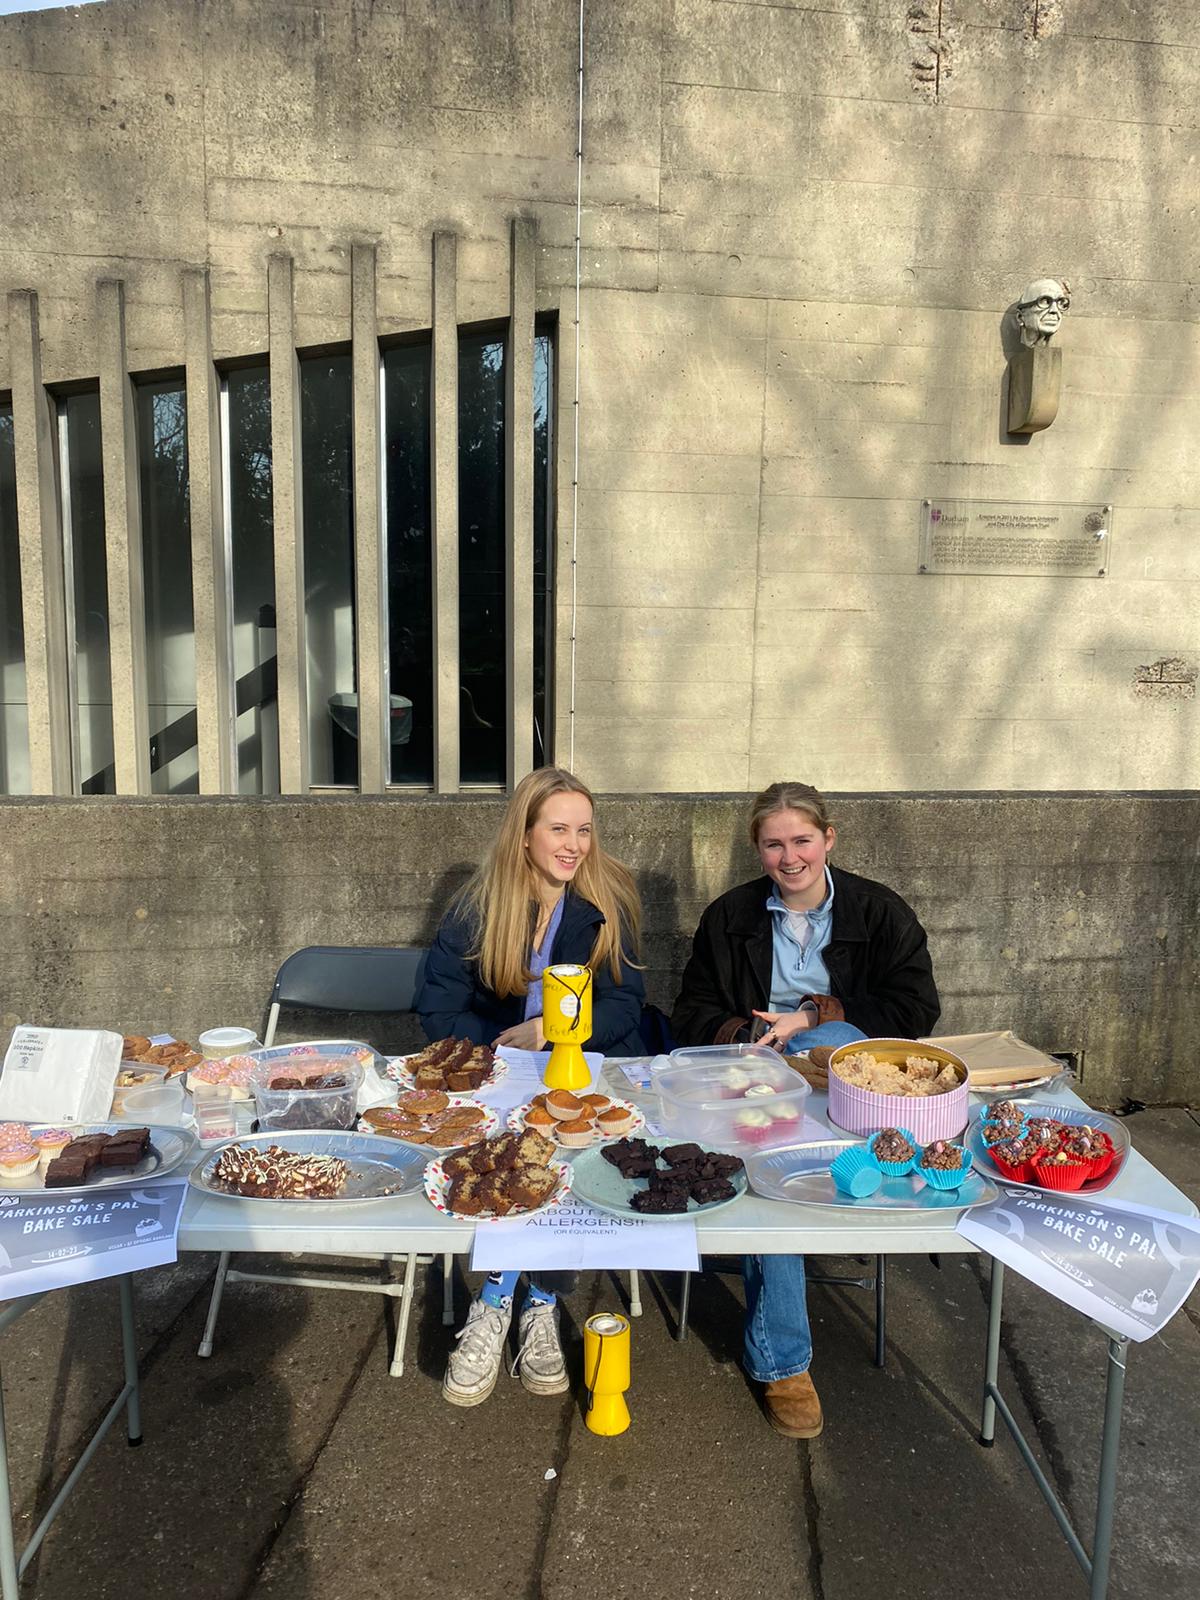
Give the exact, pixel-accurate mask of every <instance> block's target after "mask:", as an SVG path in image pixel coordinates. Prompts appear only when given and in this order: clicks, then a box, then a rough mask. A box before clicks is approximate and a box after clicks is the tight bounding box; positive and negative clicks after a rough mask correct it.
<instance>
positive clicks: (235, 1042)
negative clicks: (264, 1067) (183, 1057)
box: [196, 1028, 261, 1061]
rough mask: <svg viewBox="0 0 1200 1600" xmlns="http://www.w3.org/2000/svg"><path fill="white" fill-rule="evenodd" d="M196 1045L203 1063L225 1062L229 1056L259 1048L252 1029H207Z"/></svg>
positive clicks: (258, 1042) (243, 1053)
mask: <svg viewBox="0 0 1200 1600" xmlns="http://www.w3.org/2000/svg"><path fill="white" fill-rule="evenodd" d="M196 1043H197V1044H198V1045H199V1046H200V1054H201V1055H202V1056H203V1057H204V1059H205V1061H226V1060H228V1058H229V1057H230V1056H237V1055H245V1053H246V1052H247V1050H257V1049H260V1048H261V1045H260V1041H259V1039H258V1036H257V1034H256V1033H255V1032H254V1029H253V1028H209V1029H208V1031H207V1032H206V1033H202V1034H201V1035H200V1037H199V1039H198V1040H197V1041H196Z"/></svg>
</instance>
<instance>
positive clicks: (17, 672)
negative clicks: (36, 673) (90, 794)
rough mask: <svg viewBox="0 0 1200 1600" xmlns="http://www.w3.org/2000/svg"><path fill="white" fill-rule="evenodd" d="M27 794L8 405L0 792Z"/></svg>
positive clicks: (0, 595) (2, 520)
mask: <svg viewBox="0 0 1200 1600" xmlns="http://www.w3.org/2000/svg"><path fill="white" fill-rule="evenodd" d="M28 793H29V708H28V705H27V704H26V694H25V627H24V622H23V619H22V615H21V552H20V547H19V545H18V543H17V472H16V457H15V453H14V449H13V414H12V407H11V406H7V405H5V406H0V794H28Z"/></svg>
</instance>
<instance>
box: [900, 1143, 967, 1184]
mask: <svg viewBox="0 0 1200 1600" xmlns="http://www.w3.org/2000/svg"><path fill="white" fill-rule="evenodd" d="M945 1143H947V1144H951V1143H953V1141H952V1140H949V1139H947V1140H946V1141H945ZM960 1148H961V1147H960ZM974 1159H975V1158H974V1157H973V1156H972V1154H971V1152H970V1151H969V1150H967V1149H963V1151H962V1166H961V1167H959V1169H958V1171H957V1172H943V1170H942V1169H941V1168H940V1167H923V1166H921V1164H920V1161H921V1158H920V1156H918V1157H917V1165H916V1166H914V1168H913V1171H914V1172H915V1173H917V1174H918V1175H919V1176H920V1177H922V1178H924V1179H925V1182H926V1183H927V1184H928V1185H929V1187H930V1188H931V1189H961V1188H962V1186H963V1184H964V1183H966V1181H967V1177H968V1175H969V1173H970V1171H971V1167H972V1164H973V1162H974Z"/></svg>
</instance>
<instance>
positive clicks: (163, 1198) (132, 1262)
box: [0, 1183, 187, 1300]
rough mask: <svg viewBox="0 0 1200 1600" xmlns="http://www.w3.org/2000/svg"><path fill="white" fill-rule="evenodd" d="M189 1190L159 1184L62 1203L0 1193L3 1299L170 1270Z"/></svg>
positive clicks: (41, 1195) (75, 1197)
mask: <svg viewBox="0 0 1200 1600" xmlns="http://www.w3.org/2000/svg"><path fill="white" fill-rule="evenodd" d="M186 1193H187V1185H186V1184H185V1183H161V1184H158V1185H156V1186H155V1187H153V1188H145V1189H143V1188H137V1189H117V1188H112V1189H107V1190H104V1191H103V1192H102V1193H100V1194H97V1195H87V1196H83V1195H64V1196H62V1198H61V1199H54V1198H52V1196H48V1195H46V1194H45V1192H44V1191H39V1192H38V1193H37V1194H29V1195H24V1194H17V1193H13V1192H11V1191H10V1192H9V1193H8V1194H0V1299H6V1300H17V1299H19V1298H20V1297H21V1296H22V1295H26V1294H41V1293H42V1292H43V1291H44V1290H47V1289H65V1288H67V1287H69V1286H70V1285H71V1284H74V1283H90V1282H92V1281H94V1280H95V1279H98V1278H113V1277H117V1276H118V1275H119V1274H122V1273H126V1272H142V1271H145V1269H146V1268H147V1267H163V1266H168V1265H169V1264H170V1263H171V1262H172V1261H174V1260H175V1259H176V1257H177V1254H178V1239H179V1218H180V1216H181V1214H182V1212H183V1198H184V1195H185V1194H186Z"/></svg>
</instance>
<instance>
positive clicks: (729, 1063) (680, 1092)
mask: <svg viewBox="0 0 1200 1600" xmlns="http://www.w3.org/2000/svg"><path fill="white" fill-rule="evenodd" d="M737 1048H738V1047H737V1046H731V1047H729V1049H726V1048H725V1047H724V1046H721V1047H718V1048H715V1049H713V1050H712V1051H710V1052H709V1053H708V1054H707V1055H705V1056H704V1057H703V1059H700V1060H685V1061H677V1060H675V1059H674V1058H672V1061H671V1064H670V1065H669V1066H667V1067H664V1068H662V1070H661V1071H659V1072H657V1073H655V1075H654V1088H655V1089H656V1090H657V1091H658V1093H659V1095H660V1096H661V1097H663V1098H664V1099H670V1100H674V1101H677V1102H680V1103H682V1104H686V1105H690V1106H696V1107H711V1108H716V1107H725V1106H727V1105H728V1103H729V1102H730V1101H731V1100H744V1101H745V1102H746V1103H747V1104H748V1105H753V1103H754V1100H755V1099H756V1098H758V1097H759V1096H762V1097H767V1096H770V1097H772V1098H778V1097H780V1096H791V1097H794V1098H796V1099H797V1100H801V1099H804V1098H805V1097H806V1096H807V1095H808V1093H809V1086H808V1084H807V1083H806V1082H805V1080H804V1079H803V1078H802V1077H801V1076H800V1074H799V1073H798V1072H796V1071H795V1070H794V1069H793V1068H792V1067H790V1066H789V1065H788V1063H787V1062H786V1061H785V1060H784V1059H783V1057H781V1056H780V1055H779V1054H778V1053H777V1052H776V1051H774V1050H772V1049H770V1048H766V1049H760V1048H757V1047H756V1046H754V1045H747V1046H744V1047H743V1051H744V1053H743V1054H741V1055H737V1054H734V1051H736V1050H737ZM751 1051H753V1054H750V1053H749V1052H751ZM682 1054H683V1055H691V1056H693V1057H694V1056H696V1055H697V1054H700V1052H696V1051H691V1052H688V1051H684V1052H682Z"/></svg>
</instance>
